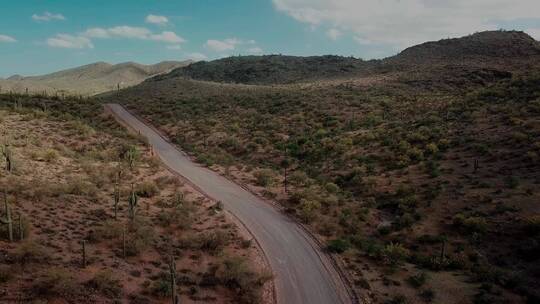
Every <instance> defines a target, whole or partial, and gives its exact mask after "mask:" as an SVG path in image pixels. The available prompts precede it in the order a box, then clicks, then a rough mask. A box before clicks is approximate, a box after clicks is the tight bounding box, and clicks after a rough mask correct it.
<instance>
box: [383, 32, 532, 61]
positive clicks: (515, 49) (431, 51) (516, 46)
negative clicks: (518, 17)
mask: <svg viewBox="0 0 540 304" xmlns="http://www.w3.org/2000/svg"><path fill="white" fill-rule="evenodd" d="M539 55H540V43H539V42H538V41H536V40H534V39H533V38H532V37H530V36H529V35H527V34H526V33H524V32H517V31H487V32H480V33H475V34H472V35H469V36H465V37H461V38H453V39H443V40H439V41H432V42H426V43H423V44H420V45H416V46H413V47H410V48H407V49H405V50H404V51H403V52H401V53H400V54H398V55H397V56H394V57H391V58H388V59H387V60H385V63H387V64H392V63H405V64H422V63H425V62H432V61H456V60H477V61H478V62H489V61H490V60H493V59H509V60H512V59H523V58H527V57H531V56H539ZM468 63H469V62H468Z"/></svg>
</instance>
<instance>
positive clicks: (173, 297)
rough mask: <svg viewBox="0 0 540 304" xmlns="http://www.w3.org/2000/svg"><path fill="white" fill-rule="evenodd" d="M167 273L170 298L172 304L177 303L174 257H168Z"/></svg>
mask: <svg viewBox="0 0 540 304" xmlns="http://www.w3.org/2000/svg"><path fill="white" fill-rule="evenodd" d="M169 273H170V283H171V300H172V304H179V299H178V296H177V295H176V262H175V260H174V257H172V256H171V257H170V262H169Z"/></svg>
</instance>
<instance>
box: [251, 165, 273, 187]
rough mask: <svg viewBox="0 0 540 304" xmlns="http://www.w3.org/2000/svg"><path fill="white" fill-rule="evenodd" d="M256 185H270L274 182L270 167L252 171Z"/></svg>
mask: <svg viewBox="0 0 540 304" xmlns="http://www.w3.org/2000/svg"><path fill="white" fill-rule="evenodd" d="M254 176H255V179H256V182H257V185H259V186H261V187H268V186H272V185H273V184H274V183H275V176H274V171H272V170H270V169H260V170H257V171H256V172H255V173H254Z"/></svg>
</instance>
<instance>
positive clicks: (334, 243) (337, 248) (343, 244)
mask: <svg viewBox="0 0 540 304" xmlns="http://www.w3.org/2000/svg"><path fill="white" fill-rule="evenodd" d="M350 248H351V243H350V242H349V241H348V240H345V239H335V240H331V241H329V242H328V245H327V246H326V249H328V251H330V252H334V253H343V252H345V251H347V250H348V249H350Z"/></svg>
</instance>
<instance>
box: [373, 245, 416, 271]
mask: <svg viewBox="0 0 540 304" xmlns="http://www.w3.org/2000/svg"><path fill="white" fill-rule="evenodd" d="M380 254H381V257H382V259H383V261H384V263H385V264H388V265H391V266H397V265H400V264H401V263H402V262H403V261H404V260H405V259H406V258H407V257H408V256H409V251H408V250H407V249H406V248H405V247H403V245H401V244H399V243H390V244H388V245H386V246H384V248H383V249H382V251H381V253H380Z"/></svg>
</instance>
